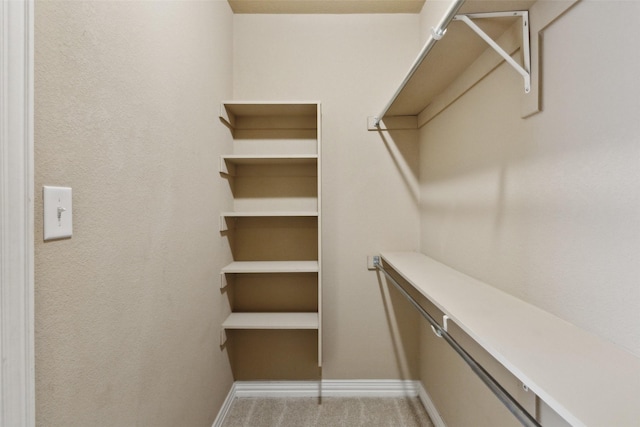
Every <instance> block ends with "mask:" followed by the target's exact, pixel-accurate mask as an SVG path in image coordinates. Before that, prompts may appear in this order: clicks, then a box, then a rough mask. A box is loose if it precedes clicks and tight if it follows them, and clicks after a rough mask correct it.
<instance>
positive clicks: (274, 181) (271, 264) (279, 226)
mask: <svg viewBox="0 0 640 427" xmlns="http://www.w3.org/2000/svg"><path fill="white" fill-rule="evenodd" d="M220 120H221V121H222V122H223V123H224V124H225V125H226V126H227V127H229V129H230V130H231V132H232V135H233V137H234V152H233V153H231V154H227V155H223V156H221V158H220V165H219V172H220V175H221V176H222V177H223V178H226V179H227V180H228V181H229V185H230V188H231V191H232V194H233V199H234V203H233V205H234V206H233V210H232V211H226V212H220V232H221V233H223V234H225V235H226V236H227V238H228V239H229V243H230V246H231V250H232V254H233V262H231V263H230V264H228V265H227V266H225V267H223V268H222V270H221V273H220V274H221V285H220V286H221V287H222V288H227V287H228V288H230V289H231V290H233V288H234V287H237V286H238V285H239V284H240V283H243V285H244V286H245V289H246V288H249V289H252V287H254V288H253V289H255V287H258V286H259V287H260V288H261V291H262V292H263V293H264V292H265V291H264V289H270V287H273V288H277V287H278V286H280V285H281V283H278V282H283V281H284V282H287V283H289V284H290V283H294V284H295V286H299V287H307V286H313V285H315V286H316V287H317V292H315V294H314V300H312V301H309V300H308V298H307V300H306V301H300V303H299V310H297V308H298V307H296V305H297V304H298V302H297V301H296V300H295V298H296V297H295V296H291V295H289V294H286V298H292V300H288V301H281V300H278V298H282V292H280V293H279V294H278V293H277V292H274V293H273V294H274V295H271V294H269V296H268V297H267V298H266V299H272V300H271V301H268V302H265V306H264V308H263V310H251V311H243V310H242V309H240V310H238V309H236V306H242V302H238V301H236V298H231V299H232V300H234V301H232V303H231V305H232V307H231V311H232V312H231V314H230V315H229V317H228V318H227V319H226V320H225V321H224V322H223V323H222V334H221V337H222V338H221V339H222V340H226V336H227V334H226V333H225V331H227V330H285V329H286V330H291V329H293V330H315V331H317V335H318V366H322V331H321V329H322V268H321V254H322V245H321V243H322V239H321V188H320V184H321V175H320V173H321V164H320V152H321V149H320V147H321V110H320V103H319V102H261V101H260V102H252V101H229V102H223V103H222V105H221V108H220ZM249 279H251V280H249ZM249 292H251V291H249ZM267 292H269V291H267ZM276 294H278V295H276ZM306 294H308V292H306ZM245 295H246V294H245ZM261 295H262V294H261ZM255 299H258V300H259V299H261V297H258V298H253V300H255ZM254 303H255V301H254ZM310 306H313V307H314V311H309V307H310ZM279 307H284V308H279ZM291 307H294V309H293V310H292V309H291Z"/></svg>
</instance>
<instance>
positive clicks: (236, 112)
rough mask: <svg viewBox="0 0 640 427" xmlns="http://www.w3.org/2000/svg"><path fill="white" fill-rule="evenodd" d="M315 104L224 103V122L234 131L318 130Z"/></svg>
mask: <svg viewBox="0 0 640 427" xmlns="http://www.w3.org/2000/svg"><path fill="white" fill-rule="evenodd" d="M316 106H317V103H314V102H295V101H294V102H286V101H281V102H253V101H246V102H244V101H230V102H223V103H222V105H221V107H220V120H222V122H223V123H224V124H225V125H227V126H228V127H229V128H230V129H232V130H243V129H244V130H256V129H263V130H264V129H279V130H282V129H310V130H316V129H317V128H318V122H317V108H316Z"/></svg>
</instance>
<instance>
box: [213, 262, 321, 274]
mask: <svg viewBox="0 0 640 427" xmlns="http://www.w3.org/2000/svg"><path fill="white" fill-rule="evenodd" d="M318 271H319V267H318V261H234V262H232V263H231V264H229V265H227V266H226V267H224V268H223V269H222V272H223V273H317V272H318Z"/></svg>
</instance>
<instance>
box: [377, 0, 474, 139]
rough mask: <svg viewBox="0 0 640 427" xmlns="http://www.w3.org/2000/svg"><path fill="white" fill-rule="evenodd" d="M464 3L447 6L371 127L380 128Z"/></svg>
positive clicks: (460, 0) (455, 2)
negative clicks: (386, 115)
mask: <svg viewBox="0 0 640 427" xmlns="http://www.w3.org/2000/svg"><path fill="white" fill-rule="evenodd" d="M464 2H465V0H455V1H454V2H453V3H451V5H450V6H449V9H447V12H446V13H445V15H444V16H443V18H442V19H441V20H440V22H439V23H438V25H437V26H436V27H434V28H431V35H430V36H429V39H428V40H427V42H426V43H425V45H424V46H423V47H422V50H421V51H420V53H419V54H418V57H417V58H416V60H415V61H414V62H413V65H411V68H410V69H409V72H408V73H407V75H406V76H405V78H404V80H402V83H401V84H400V86H399V87H398V89H397V90H396V92H395V93H394V94H393V96H392V97H391V100H390V101H389V102H388V103H387V105H385V107H384V109H383V110H382V112H381V113H380V114H379V115H378V116H377V117H376V118H375V120H374V122H373V125H374V126H375V127H379V126H380V122H381V121H382V118H383V117H384V116H385V114H387V111H389V108H391V105H393V103H394V102H395V100H396V98H397V97H398V96H399V95H400V92H401V91H402V88H404V87H405V86H406V84H407V83H408V82H409V80H410V79H411V77H412V76H413V74H414V73H415V72H416V70H417V69H418V67H419V66H420V64H421V63H422V61H423V60H424V58H426V57H427V55H428V54H429V52H430V51H431V49H432V48H433V46H435V44H436V42H437V41H438V40H440V39H441V38H442V37H443V36H444V33H446V32H447V27H448V26H449V24H450V23H451V21H453V18H454V17H455V16H456V14H457V13H458V10H460V8H461V7H462V5H463V3H464Z"/></svg>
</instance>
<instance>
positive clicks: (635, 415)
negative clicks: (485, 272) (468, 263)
mask: <svg viewBox="0 0 640 427" xmlns="http://www.w3.org/2000/svg"><path fill="white" fill-rule="evenodd" d="M381 255H382V259H383V260H384V262H385V263H386V264H387V265H389V266H390V267H392V268H393V269H394V270H395V271H396V272H398V273H399V274H400V275H401V276H402V277H403V278H404V279H405V280H406V281H407V282H409V283H410V284H411V285H412V286H413V287H414V288H415V289H417V290H418V291H419V292H420V293H421V294H422V295H423V296H424V297H426V298H427V299H429V300H430V301H431V302H432V303H433V304H435V305H436V306H437V307H438V308H439V309H440V310H441V311H442V312H443V313H444V314H446V315H447V316H449V318H450V321H453V322H455V323H456V324H457V325H458V326H459V327H460V328H461V329H462V330H464V331H465V332H466V333H467V334H468V335H469V336H470V337H471V338H473V339H474V340H475V341H476V342H478V343H479V344H480V345H481V346H482V347H483V348H484V349H485V350H486V351H488V352H489V353H490V354H491V355H492V356H493V357H494V358H495V359H496V360H498V361H499V362H500V363H502V365H504V366H505V368H507V369H508V370H509V371H510V372H511V373H513V375H515V376H516V377H517V378H518V379H519V380H520V381H522V382H523V383H524V384H526V385H527V386H528V387H529V388H530V389H531V390H532V391H533V392H534V393H536V394H537V395H538V396H539V397H540V398H541V399H542V400H544V401H545V402H546V403H547V404H548V405H549V406H550V407H551V408H552V409H554V410H555V411H556V412H557V413H558V414H559V415H560V416H562V417H563V418H564V419H565V420H566V421H568V422H569V423H570V424H571V425H574V426H638V425H640V403H639V402H640V400H639V399H640V359H639V358H637V357H635V356H633V355H632V354H630V353H628V352H626V351H624V350H622V349H621V348H619V347H617V346H615V345H613V344H612V343H610V342H608V341H605V340H602V339H600V338H598V337H596V336H594V335H592V334H589V333H587V332H586V331H584V330H582V329H579V328H578V327H576V326H574V325H572V324H570V323H568V322H566V321H564V320H562V319H560V318H558V317H556V316H553V315H552V314H550V313H548V312H545V311H543V310H541V309H539V308H537V307H536V306H533V305H531V304H529V303H526V302H524V301H522V300H520V299H518V298H515V297H513V296H511V295H509V294H507V293H505V292H502V291H500V290H499V289H496V288H494V287H492V286H490V285H487V284H485V283H483V282H481V281H479V280H476V279H473V278H472V277H469V276H467V275H465V274H463V273H460V272H458V271H456V270H454V269H452V268H450V267H448V266H446V265H444V264H441V263H439V262H437V261H435V260H433V259H431V258H429V257H427V256H425V255H423V254H420V253H416V252H388V253H382V254H381Z"/></svg>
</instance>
